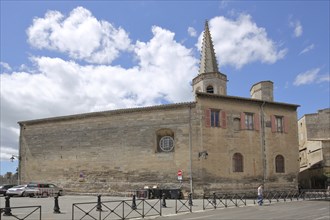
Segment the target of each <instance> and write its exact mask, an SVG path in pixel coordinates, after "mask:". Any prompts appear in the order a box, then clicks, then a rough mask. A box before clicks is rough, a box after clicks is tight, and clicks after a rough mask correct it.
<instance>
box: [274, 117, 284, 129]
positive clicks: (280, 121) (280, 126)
mask: <svg viewBox="0 0 330 220" xmlns="http://www.w3.org/2000/svg"><path fill="white" fill-rule="evenodd" d="M275 124H276V131H277V132H283V117H281V116H275Z"/></svg>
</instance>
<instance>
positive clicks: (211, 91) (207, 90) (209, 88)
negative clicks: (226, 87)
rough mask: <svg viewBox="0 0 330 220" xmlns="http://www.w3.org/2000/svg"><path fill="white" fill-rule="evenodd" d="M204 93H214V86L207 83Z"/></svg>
mask: <svg viewBox="0 0 330 220" xmlns="http://www.w3.org/2000/svg"><path fill="white" fill-rule="evenodd" d="M206 93H210V94H214V87H213V86H212V85H208V86H207V87H206Z"/></svg>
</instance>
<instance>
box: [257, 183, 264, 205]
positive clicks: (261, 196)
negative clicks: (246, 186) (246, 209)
mask: <svg viewBox="0 0 330 220" xmlns="http://www.w3.org/2000/svg"><path fill="white" fill-rule="evenodd" d="M263 191H264V186H263V184H260V185H259V187H258V204H259V205H260V206H262V204H263V203H264V201H263Z"/></svg>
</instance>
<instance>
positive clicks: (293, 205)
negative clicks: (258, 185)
mask: <svg viewBox="0 0 330 220" xmlns="http://www.w3.org/2000/svg"><path fill="white" fill-rule="evenodd" d="M130 199H131V198H128V197H126V198H118V197H106V196H104V197H102V204H103V206H102V212H97V211H96V209H95V204H96V201H97V197H96V196H70V195H65V196H61V197H59V200H58V202H59V207H60V212H61V213H60V214H56V213H54V198H52V197H48V198H28V197H25V198H19V197H18V198H16V197H15V198H11V199H10V206H11V207H12V210H11V212H12V213H13V215H16V216H18V217H20V218H21V219H23V217H24V216H26V214H27V213H30V212H32V211H33V210H35V211H34V212H33V213H32V214H31V215H29V216H28V217H27V218H25V219H26V220H36V219H39V217H40V213H41V216H42V217H41V219H43V220H70V219H93V218H94V219H99V218H100V217H101V218H100V219H105V220H112V219H120V218H119V217H118V216H116V214H115V213H118V214H119V215H121V214H122V213H124V212H125V216H126V215H127V216H128V217H136V218H137V217H139V215H138V213H143V212H144V213H145V214H147V215H149V216H150V215H152V217H147V218H146V219H148V218H152V219H157V220H158V219H159V220H173V219H187V220H194V219H206V220H208V219H210V220H212V219H231V220H234V219H235V220H241V219H256V220H258V219H280V220H291V219H297V220H298V219H299V220H300V219H306V220H307V219H308V220H330V201H329V200H328V201H324V200H323V201H320V200H311V201H307V200H306V201H301V200H300V201H287V202H284V201H282V202H278V203H277V202H272V203H271V204H269V203H267V204H265V205H264V206H257V205H255V204H254V203H253V200H252V201H249V202H247V206H244V205H242V204H241V206H242V207H235V205H234V204H230V205H229V207H228V208H219V209H216V210H213V209H212V206H208V208H209V209H207V210H205V211H204V210H203V200H201V199H196V200H194V205H193V207H192V210H193V213H190V212H189V210H188V209H187V208H186V207H185V206H182V204H177V205H176V204H175V200H167V207H166V208H162V211H161V212H162V216H160V214H159V213H157V211H155V210H156V209H157V210H159V207H160V205H161V204H160V201H159V200H147V202H145V203H142V202H141V200H137V201H136V203H137V204H136V205H137V209H136V210H134V211H132V208H131V205H132V202H131V200H130ZM0 200H1V201H0V207H1V208H3V207H5V198H4V197H0ZM114 200H117V201H122V200H126V201H127V202H114ZM107 201H109V203H107ZM87 202H89V203H90V202H92V203H91V204H86V205H83V204H82V203H87ZM77 203H80V205H78V206H76V207H74V206H73V204H77ZM21 206H41V209H35V208H26V209H15V208H13V207H21ZM176 206H177V207H182V209H181V211H183V212H182V213H179V214H175V210H176V209H175V207H176ZM152 207H155V209H153V208H152ZM111 210H115V212H112V211H111ZM73 213H74V218H73V215H72V214H73ZM86 213H88V215H86ZM84 215H86V216H85V217H83V216H84ZM91 216H93V217H91ZM82 217H83V218H82ZM12 219H16V218H15V217H13V216H3V213H2V214H1V217H0V220H12Z"/></svg>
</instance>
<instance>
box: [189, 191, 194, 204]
mask: <svg viewBox="0 0 330 220" xmlns="http://www.w3.org/2000/svg"><path fill="white" fill-rule="evenodd" d="M188 200H189V205H190V206H193V201H192V194H191V193H189V195H188Z"/></svg>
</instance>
